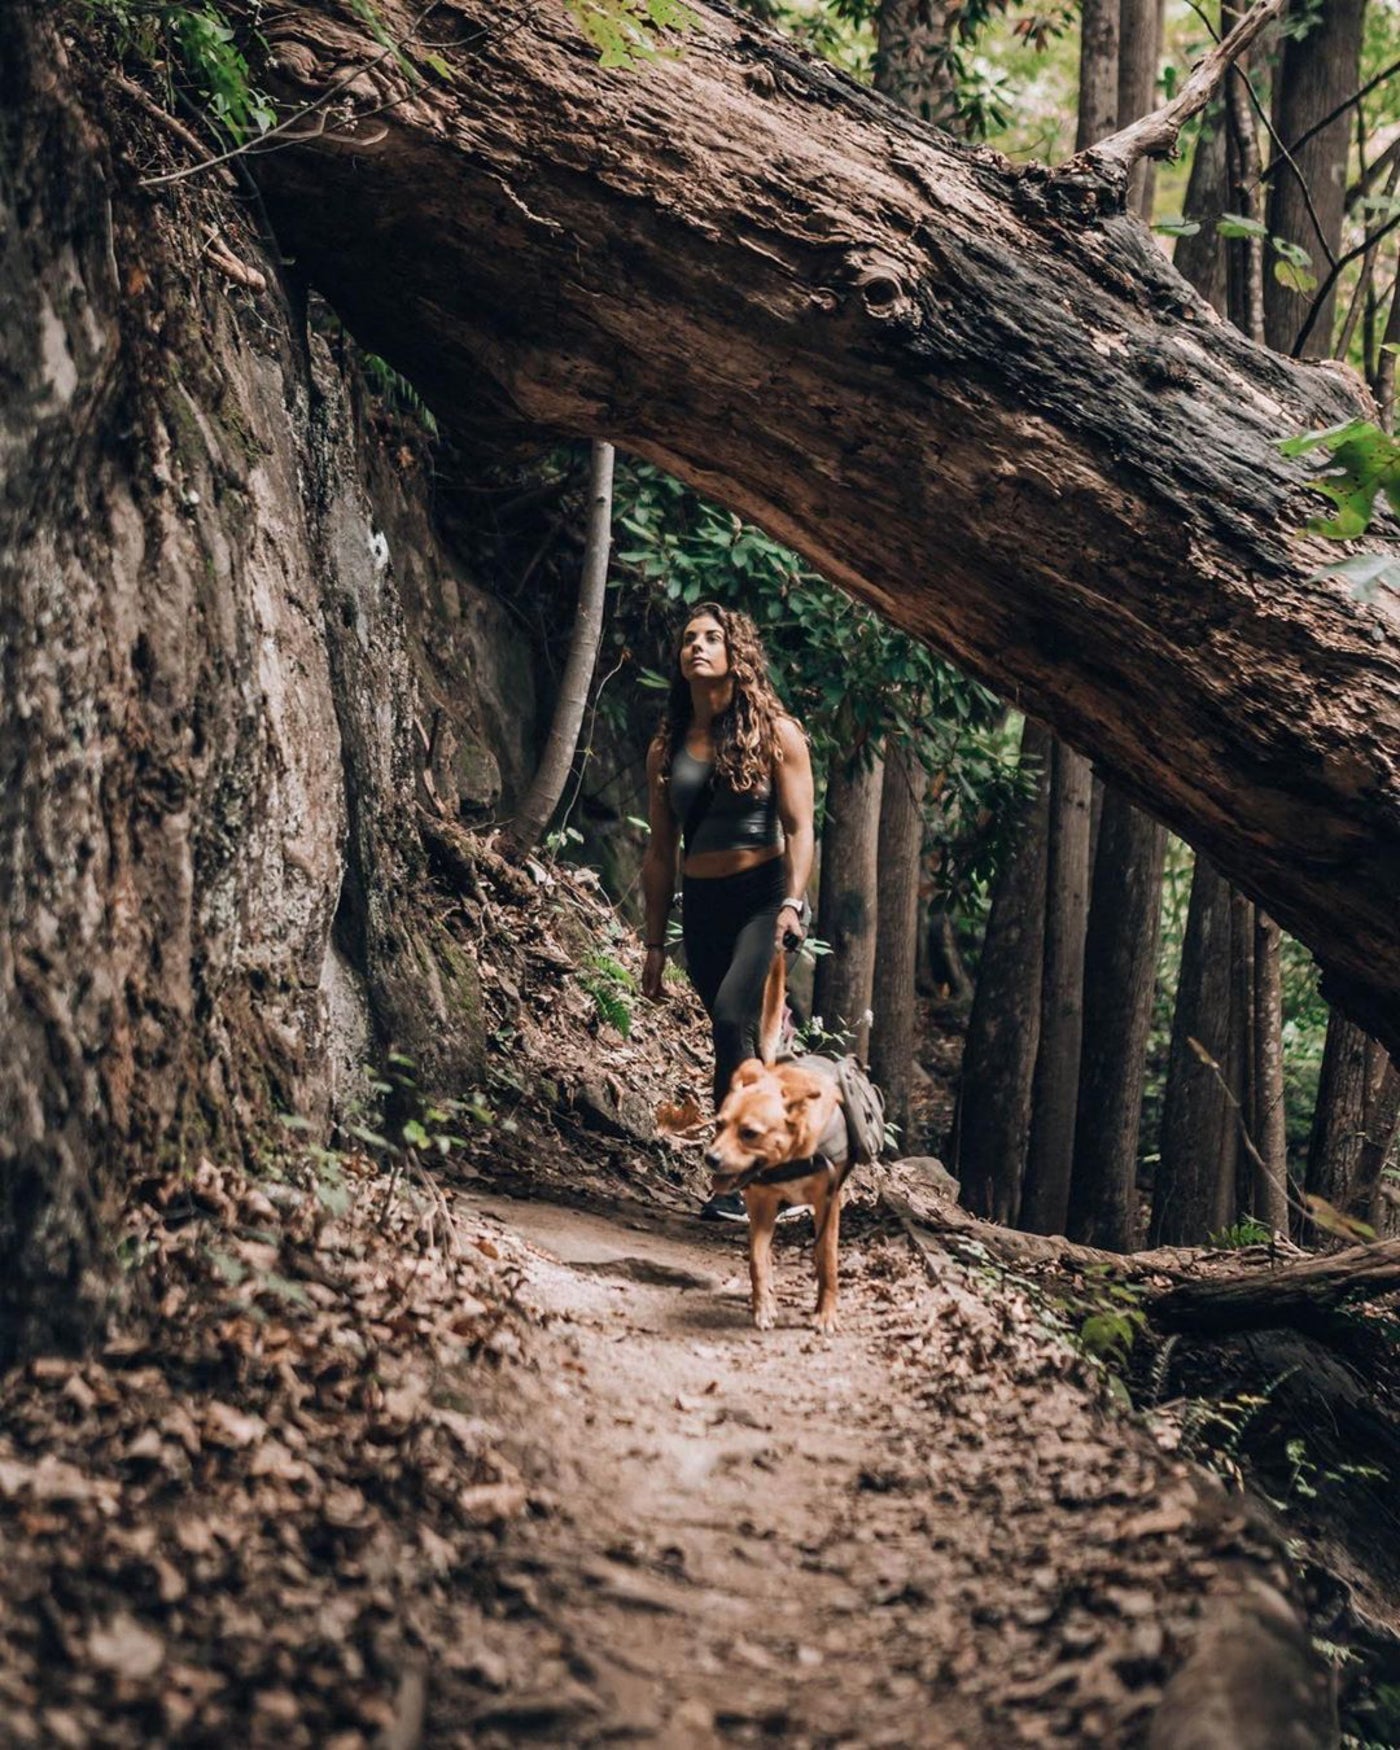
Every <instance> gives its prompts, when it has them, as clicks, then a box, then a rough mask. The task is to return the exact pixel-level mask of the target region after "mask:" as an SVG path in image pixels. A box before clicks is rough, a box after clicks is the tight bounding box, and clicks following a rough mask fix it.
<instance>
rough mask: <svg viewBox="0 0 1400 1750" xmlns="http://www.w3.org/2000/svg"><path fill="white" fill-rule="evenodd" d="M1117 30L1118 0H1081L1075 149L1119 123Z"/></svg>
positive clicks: (1111, 130) (1104, 135) (1102, 137)
mask: <svg viewBox="0 0 1400 1750" xmlns="http://www.w3.org/2000/svg"><path fill="white" fill-rule="evenodd" d="M1120 32H1121V24H1120V0H1083V4H1082V5H1081V6H1080V11H1079V112H1078V117H1077V121H1076V126H1075V133H1074V149H1075V151H1076V152H1082V151H1083V150H1084V148H1085V147H1086V146H1092V145H1094V144H1095V143H1096V142H1097V141H1099V140H1102V139H1106V138H1107V137H1108V135H1109V134H1111V133H1112V132H1113V130H1114V128H1115V127H1116V126H1117V125H1118V104H1119V99H1118V61H1119V40H1120Z"/></svg>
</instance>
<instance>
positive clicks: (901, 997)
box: [870, 742, 928, 1154]
mask: <svg viewBox="0 0 1400 1750" xmlns="http://www.w3.org/2000/svg"><path fill="white" fill-rule="evenodd" d="M927 783H928V777H927V774H926V773H925V771H924V769H923V767H922V766H921V765H920V764H919V761H918V760H917V759H916V758H915V756H914V755H913V754H912V753H910V752H909V750H908V749H907V748H906V747H904V746H903V745H902V744H900V743H897V742H891V744H890V745H889V746H888V747H887V748H886V751H885V776H884V782H883V783H882V785H881V788H880V838H879V856H878V861H877V871H876V881H877V886H876V924H875V979H874V994H873V998H872V1002H871V1008H872V1009H873V1011H874V1016H875V1019H874V1023H873V1025H872V1028H871V1034H870V1067H871V1071H872V1073H873V1075H874V1077H875V1080H876V1081H877V1082H878V1083H879V1085H880V1087H881V1088H882V1089H883V1091H884V1095H885V1116H886V1117H887V1118H888V1119H889V1121H890V1122H891V1123H892V1124H894V1125H896V1126H897V1127H898V1130H899V1135H900V1137H901V1139H902V1141H903V1145H904V1151H905V1153H906V1154H912V1153H914V1152H916V1151H915V1148H914V1146H913V1142H912V1141H911V1136H910V1122H909V1119H910V1094H911V1092H912V1087H913V1067H914V1050H915V1043H916V1038H917V1023H916V1005H915V1001H914V969H915V962H916V961H917V959H918V940H917V933H918V925H919V877H920V873H921V871H922V868H923V856H922V851H923V837H924V812H923V796H924V790H925V788H926V786H927Z"/></svg>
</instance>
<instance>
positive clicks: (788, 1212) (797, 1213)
mask: <svg viewBox="0 0 1400 1750" xmlns="http://www.w3.org/2000/svg"><path fill="white" fill-rule="evenodd" d="M811 1207H812V1205H811V1204H810V1203H785V1204H784V1205H783V1207H782V1208H781V1209H780V1210H779V1211H778V1220H779V1221H801V1219H802V1217H803V1216H804V1215H806V1214H807V1212H808V1211H809V1210H810V1209H811Z"/></svg>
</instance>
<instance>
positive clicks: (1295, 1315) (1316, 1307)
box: [1152, 1240, 1400, 1334]
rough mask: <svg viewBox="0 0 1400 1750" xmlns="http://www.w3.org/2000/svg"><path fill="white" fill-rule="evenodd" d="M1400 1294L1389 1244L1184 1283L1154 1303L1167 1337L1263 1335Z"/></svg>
mask: <svg viewBox="0 0 1400 1750" xmlns="http://www.w3.org/2000/svg"><path fill="white" fill-rule="evenodd" d="M1397 1289H1400V1240H1386V1241H1384V1242H1383V1243H1381V1244H1380V1245H1374V1246H1352V1247H1351V1248H1350V1249H1349V1250H1347V1251H1345V1252H1336V1253H1333V1254H1332V1256H1330V1257H1322V1258H1306V1259H1304V1260H1303V1261H1302V1262H1301V1263H1296V1264H1284V1265H1281V1266H1280V1267H1279V1268H1278V1269H1277V1270H1259V1271H1255V1272H1253V1273H1252V1274H1250V1275H1239V1276H1229V1277H1223V1278H1222V1277H1216V1278H1214V1279H1213V1280H1208V1281H1205V1280H1203V1281H1198V1282H1183V1283H1181V1284H1179V1285H1178V1286H1177V1287H1175V1288H1171V1289H1168V1290H1167V1291H1166V1293H1164V1294H1160V1295H1157V1296H1156V1297H1155V1298H1154V1299H1153V1301H1152V1318H1153V1321H1154V1323H1156V1324H1158V1325H1160V1326H1161V1327H1162V1328H1163V1329H1164V1330H1168V1331H1210V1332H1212V1333H1217V1334H1218V1333H1220V1332H1224V1331H1250V1330H1264V1329H1267V1328H1269V1327H1271V1326H1275V1325H1291V1324H1298V1323H1306V1322H1307V1321H1308V1320H1309V1319H1310V1318H1316V1317H1317V1316H1318V1315H1320V1314H1322V1313H1324V1312H1327V1311H1329V1310H1330V1309H1331V1308H1333V1307H1337V1306H1340V1305H1342V1304H1343V1303H1344V1302H1345V1301H1348V1300H1362V1299H1371V1300H1374V1299H1375V1298H1376V1297H1377V1296H1379V1295H1382V1294H1394V1293H1395V1291H1396V1290H1397Z"/></svg>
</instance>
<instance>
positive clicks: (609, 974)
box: [578, 952, 637, 1039]
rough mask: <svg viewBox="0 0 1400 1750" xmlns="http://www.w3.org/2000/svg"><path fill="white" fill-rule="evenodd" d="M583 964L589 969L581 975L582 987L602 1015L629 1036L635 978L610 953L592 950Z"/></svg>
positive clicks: (600, 1015)
mask: <svg viewBox="0 0 1400 1750" xmlns="http://www.w3.org/2000/svg"><path fill="white" fill-rule="evenodd" d="M584 964H585V966H586V967H587V969H588V970H587V971H586V972H581V973H580V974H579V975H578V982H579V988H580V989H581V990H585V991H587V993H588V994H589V996H591V997H592V998H593V1001H594V1003H595V1004H596V1006H597V1009H598V1016H599V1019H600V1020H603V1021H606V1022H607V1024H608V1026H610V1027H614V1028H616V1029H617V1031H618V1032H619V1033H620V1034H621V1035H622V1037H623V1038H624V1039H627V1038H629V1037H630V1036H631V1032H632V1008H631V1004H630V1003H629V1002H628V998H629V996H630V995H631V994H632V992H633V991H635V990H636V988H637V981H636V979H635V978H634V977H633V976H632V974H631V973H630V972H629V971H628V970H627V968H626V967H625V966H623V965H622V964H621V963H620V962H619V961H616V960H614V959H613V957H612V956H611V955H610V954H602V953H597V952H594V953H591V954H589V955H587V956H586V958H585V962H584Z"/></svg>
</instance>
